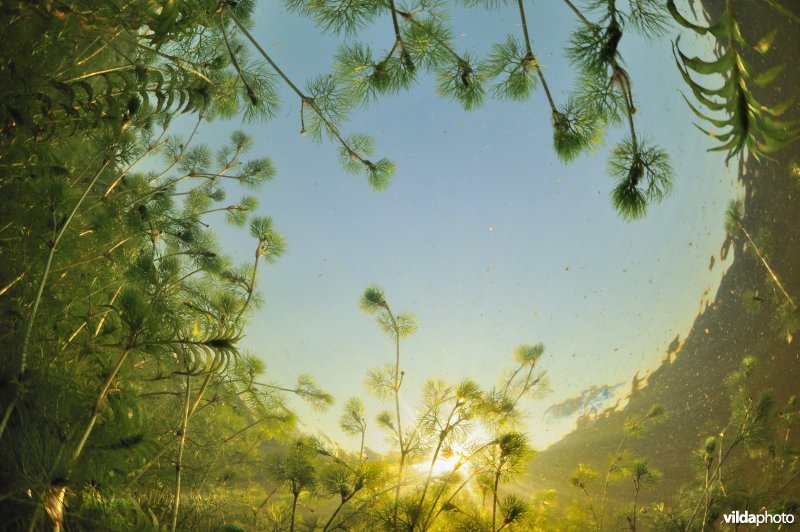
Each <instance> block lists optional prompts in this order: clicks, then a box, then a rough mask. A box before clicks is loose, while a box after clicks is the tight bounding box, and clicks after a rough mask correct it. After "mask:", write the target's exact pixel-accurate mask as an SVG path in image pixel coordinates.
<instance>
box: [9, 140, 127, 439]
mask: <svg viewBox="0 0 800 532" xmlns="http://www.w3.org/2000/svg"><path fill="white" fill-rule="evenodd" d="M100 155H101V154H98V155H97V156H95V160H97V158H98V157H99V156H100ZM111 160H112V158H111V157H108V156H107V157H106V158H105V161H104V162H103V164H102V165H101V166H100V169H99V170H98V171H97V173H95V175H94V177H93V178H92V180H91V181H90V182H89V185H88V186H87V187H86V189H85V190H84V191H83V195H81V197H80V199H79V200H78V202H77V203H76V204H75V206H74V207H73V209H72V212H70V213H69V216H67V219H66V220H65V221H64V223H63V225H62V226H61V229H59V231H58V234H57V235H56V236H55V238H54V239H53V240H52V241H51V242H50V243H49V247H50V252H49V253H48V255H47V263H46V264H45V267H44V272H43V273H42V279H41V280H40V281H39V290H38V292H37V293H36V299H34V300H33V308H32V309H31V315H30V317H29V318H28V323H27V324H26V326H25V335H24V336H23V340H22V350H21V353H20V361H19V372H18V373H17V392H16V393H15V395H14V399H12V401H11V402H10V403H9V404H8V406H7V407H6V411H5V413H4V414H3V420H2V421H0V438H2V437H3V433H4V432H5V429H6V426H7V425H8V420H9V418H10V417H11V413H12V412H13V411H14V408H15V407H16V405H17V402H18V401H19V399H20V396H21V395H22V393H23V389H22V383H23V381H24V380H25V371H26V370H27V368H28V365H27V364H28V345H29V343H30V338H31V332H32V331H33V323H34V321H35V320H36V314H37V312H38V311H39V304H40V303H41V301H42V294H43V293H44V287H45V285H46V284H47V277H48V276H49V275H50V266H51V265H52V264H53V257H54V256H55V253H56V248H57V247H58V243H59V242H60V241H61V237H63V236H64V233H65V232H66V231H67V228H68V227H69V225H70V223H71V222H72V220H73V219H74V218H75V214H76V213H77V212H78V209H80V207H81V205H82V204H83V200H85V199H86V196H88V195H89V192H90V191H91V190H92V188H93V187H94V185H95V183H97V180H98V179H100V176H101V175H102V174H103V171H104V170H105V169H106V167H107V166H108V165H109V163H110V162H111ZM93 162H94V161H93Z"/></svg>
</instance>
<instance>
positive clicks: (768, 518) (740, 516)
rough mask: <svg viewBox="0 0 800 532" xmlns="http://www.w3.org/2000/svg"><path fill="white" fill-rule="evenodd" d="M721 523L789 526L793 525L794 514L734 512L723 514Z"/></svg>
mask: <svg viewBox="0 0 800 532" xmlns="http://www.w3.org/2000/svg"><path fill="white" fill-rule="evenodd" d="M722 521H723V522H724V523H725V524H726V525H756V526H759V525H780V524H789V525H790V524H792V523H794V514H787V513H780V514H773V513H769V512H766V511H765V512H761V513H757V514H754V513H750V512H748V511H747V510H745V511H744V512H740V511H739V510H736V511H733V512H730V513H727V514H723V515H722Z"/></svg>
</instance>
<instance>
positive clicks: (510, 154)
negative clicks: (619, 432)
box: [199, 1, 737, 450]
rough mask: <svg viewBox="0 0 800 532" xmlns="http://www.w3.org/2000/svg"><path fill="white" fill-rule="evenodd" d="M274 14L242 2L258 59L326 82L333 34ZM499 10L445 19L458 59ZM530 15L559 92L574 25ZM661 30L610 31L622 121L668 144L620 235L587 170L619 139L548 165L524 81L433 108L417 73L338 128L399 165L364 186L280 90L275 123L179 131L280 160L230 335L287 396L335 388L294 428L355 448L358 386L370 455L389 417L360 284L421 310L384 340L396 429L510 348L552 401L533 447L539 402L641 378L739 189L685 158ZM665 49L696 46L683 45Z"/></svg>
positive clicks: (556, 429) (538, 96) (383, 37)
mask: <svg viewBox="0 0 800 532" xmlns="http://www.w3.org/2000/svg"><path fill="white" fill-rule="evenodd" d="M280 4H281V3H280V2H277V1H262V2H261V3H260V6H259V7H258V9H257V12H256V14H255V16H254V21H255V29H254V33H255V35H256V36H257V38H258V39H259V40H260V42H261V43H262V45H263V46H264V48H265V49H266V50H267V51H268V53H270V54H272V56H273V58H274V60H275V61H276V62H277V63H278V64H279V65H281V67H282V68H283V70H284V71H286V73H287V74H288V75H289V76H290V77H291V78H293V79H294V80H296V81H297V82H301V83H302V82H303V81H304V80H306V79H309V78H311V77H313V76H314V75H317V74H323V73H327V72H329V71H330V67H331V64H332V55H333V53H334V51H335V49H336V46H337V43H338V42H340V41H341V40H342V39H343V38H344V37H337V36H321V35H320V32H319V31H318V30H317V29H316V28H315V27H314V25H313V23H312V22H311V21H309V20H305V19H303V18H300V17H298V16H296V15H293V14H289V13H286V12H284V10H283V9H282V7H281V6H280ZM512 7H513V9H512V8H508V9H500V10H496V11H484V10H482V9H472V10H463V9H455V10H454V12H453V16H452V20H451V21H452V26H453V28H454V29H455V35H456V38H455V43H456V48H457V49H459V50H469V51H473V52H476V53H477V54H479V55H480V56H485V55H486V53H487V51H488V50H489V47H490V44H491V43H492V42H499V41H502V40H503V39H504V38H505V36H506V34H508V33H514V34H516V35H519V34H520V33H521V28H520V24H519V21H518V12H517V11H516V7H514V6H512ZM528 13H529V29H530V31H531V35H532V39H533V44H534V52H535V53H536V54H537V56H538V59H539V61H540V62H541V63H542V64H543V67H544V71H545V75H546V77H547V80H548V83H549V84H550V86H551V88H552V89H553V91H554V97H555V99H556V100H557V101H558V102H564V101H565V99H566V95H567V92H568V91H569V90H570V88H571V86H572V83H573V76H574V73H573V71H572V69H571V68H570V66H569V64H568V62H567V61H566V59H565V58H564V57H563V53H562V47H563V46H564V44H565V43H566V40H567V38H568V35H569V32H570V31H571V30H572V28H574V27H575V25H576V21H575V19H574V15H573V14H572V13H571V12H570V11H569V10H568V8H567V7H566V6H565V5H564V4H562V3H561V2H555V1H553V2H538V3H535V4H534V3H528ZM677 31H678V30H677V29H674V28H673V29H671V30H670V31H669V32H668V34H667V36H666V38H664V39H662V40H659V41H656V42H650V43H646V42H644V41H642V40H641V39H638V38H637V37H635V36H634V35H632V34H631V35H626V36H625V38H624V39H623V41H622V48H621V51H622V53H623V56H624V57H625V59H626V62H627V66H628V70H629V72H630V74H631V77H632V79H633V89H634V95H635V97H636V98H637V100H638V101H637V104H638V106H639V108H640V112H639V113H637V115H636V123H637V127H638V131H640V132H644V133H645V134H646V135H647V136H649V137H650V138H652V139H653V140H654V141H655V142H656V143H658V144H660V145H661V146H662V147H663V148H664V149H666V150H667V151H668V152H669V153H670V154H671V157H672V163H673V166H674V168H675V173H676V180H675V189H676V190H675V193H674V194H673V196H671V197H670V198H668V199H667V200H666V201H664V202H663V203H662V204H660V205H654V206H652V207H651V208H650V209H649V212H648V215H647V218H646V219H644V220H641V221H637V222H633V223H628V222H625V221H624V220H622V219H621V218H620V217H619V216H618V215H617V213H616V212H615V211H614V209H613V208H612V207H611V204H610V201H609V192H610V191H611V188H612V186H613V180H612V179H611V178H610V177H608V176H607V175H606V173H605V164H606V159H607V156H608V152H609V150H610V149H611V147H612V146H613V145H614V143H615V142H616V141H617V140H618V139H620V138H621V136H622V134H623V131H621V130H617V131H612V132H610V135H609V136H608V137H607V139H606V142H605V144H604V145H603V146H602V147H601V148H600V149H599V150H598V152H597V153H596V154H593V155H588V156H582V157H580V158H579V159H578V160H576V161H575V162H573V163H572V164H570V165H568V166H564V165H562V164H561V163H560V162H559V161H558V159H557V157H556V156H555V154H554V153H553V151H552V148H551V144H552V137H551V128H550V116H549V108H548V106H547V103H546V100H545V97H544V94H543V93H542V92H541V91H538V92H536V93H534V95H533V97H532V99H531V100H530V101H528V102H523V103H520V102H496V101H487V102H486V104H485V105H484V107H483V108H482V109H480V110H478V111H473V112H469V113H468V112H465V111H464V110H463V109H462V108H461V107H460V106H459V105H458V104H456V103H454V102H452V101H448V100H442V99H440V98H438V97H437V96H436V94H435V90H434V83H433V81H432V80H431V79H430V78H429V77H428V76H425V75H423V76H421V77H420V79H419V82H418V83H417V85H416V86H415V87H413V88H412V89H411V90H410V91H408V92H406V93H403V94H400V95H398V96H394V97H385V98H382V99H381V100H380V101H379V102H378V103H377V104H375V105H372V106H370V107H369V108H367V109H360V110H356V111H355V112H354V113H353V114H352V120H351V123H350V124H348V125H346V126H345V128H344V129H345V131H346V132H348V133H358V132H363V133H369V134H371V135H373V136H374V137H375V139H376V143H377V151H378V155H379V156H387V157H390V158H391V159H392V160H393V161H394V162H395V163H396V165H397V168H398V170H397V174H396V176H395V178H394V180H393V182H392V184H391V186H390V187H389V189H388V190H386V191H384V192H381V193H376V192H373V191H371V190H370V188H369V187H368V185H367V184H366V181H365V180H364V179H363V178H361V177H356V176H352V175H349V174H346V173H345V172H344V171H343V170H341V169H340V166H339V164H338V157H337V153H336V146H335V145H332V144H328V143H322V144H320V145H317V144H315V143H314V142H313V141H312V140H311V139H309V138H307V137H302V136H300V135H299V134H298V131H299V130H300V123H299V116H298V115H299V102H298V101H297V99H296V98H293V97H292V94H290V93H289V92H288V91H284V93H283V94H284V99H283V106H282V110H281V112H280V113H279V115H280V116H279V117H278V118H277V119H276V120H273V121H271V122H268V123H264V124H256V125H249V126H242V125H241V124H240V123H238V121H234V122H232V123H212V124H205V125H203V126H202V129H201V131H200V135H199V138H200V140H201V141H203V142H207V143H209V144H210V145H212V146H213V145H219V142H220V140H221V139H223V138H224V137H225V136H226V135H227V133H228V132H229V131H230V130H231V129H233V128H237V127H243V128H244V129H245V131H248V132H249V133H251V134H253V135H254V137H255V140H256V147H255V149H254V151H253V154H254V155H257V156H269V157H270V158H272V160H273V161H274V163H275V165H276V167H277V169H278V175H277V177H276V179H275V180H274V181H272V182H270V183H268V184H267V185H266V186H265V187H264V188H263V190H262V191H261V192H260V193H259V198H260V207H259V211H258V212H259V214H266V215H269V216H271V217H272V218H273V219H274V222H275V225H276V228H277V229H278V230H279V231H280V232H282V233H283V234H284V236H285V237H286V239H287V240H288V253H287V254H286V255H285V256H284V257H282V258H281V259H280V260H279V262H278V263H277V264H275V265H274V266H270V267H269V268H266V269H264V270H262V273H261V276H260V278H259V281H260V290H261V293H262V295H263V297H264V299H265V304H264V305H263V307H262V308H261V309H260V310H259V311H258V312H257V313H256V314H255V315H254V316H253V317H252V319H251V322H250V324H249V326H248V327H247V328H246V329H245V334H246V337H245V339H244V340H243V345H244V347H245V348H246V349H247V350H249V351H252V352H253V353H256V354H258V355H259V356H260V357H262V358H263V359H264V360H265V362H266V364H267V370H268V376H269V378H271V379H272V380H274V381H278V382H282V383H285V384H291V383H292V382H293V381H294V380H295V378H296V376H297V375H298V374H299V373H311V374H313V375H314V376H315V377H316V379H317V380H318V382H319V384H320V385H321V386H322V387H323V388H325V389H326V390H328V391H329V392H331V393H332V394H333V395H334V396H335V397H336V399H337V404H336V405H335V406H334V407H333V408H332V409H331V410H329V411H328V412H325V413H321V414H320V413H315V412H311V411H310V410H308V409H307V408H306V407H304V406H303V405H302V404H300V403H297V404H296V406H297V410H298V412H299V413H300V414H301V419H302V422H303V425H302V427H301V428H302V429H303V430H306V431H309V432H316V431H319V432H321V433H323V434H325V435H327V436H329V437H330V438H332V439H334V440H336V441H338V442H341V443H342V444H343V445H344V446H345V447H354V446H356V445H357V442H355V441H351V438H348V437H347V436H345V435H344V434H342V433H341V432H340V431H339V430H338V428H337V424H338V418H339V416H340V413H341V407H342V405H343V403H344V401H345V400H346V399H347V398H348V397H351V396H353V395H358V396H360V397H361V398H362V399H364V400H365V401H366V402H367V405H368V411H369V416H368V419H367V421H368V423H369V424H370V427H369V429H368V434H367V443H368V445H369V446H370V447H372V448H374V449H376V450H385V449H386V445H385V443H383V441H384V435H383V434H382V433H380V432H379V430H378V429H377V428H376V424H375V422H374V417H375V415H377V413H378V412H379V411H380V410H382V409H384V408H386V407H388V406H389V405H382V404H380V403H379V402H378V401H376V400H368V397H367V393H366V390H365V388H364V386H363V381H364V376H365V373H366V370H367V369H368V368H370V367H374V366H378V365H381V364H384V363H387V362H391V361H393V348H392V343H391V341H390V340H389V339H388V338H387V337H386V336H384V335H383V334H382V333H381V332H380V330H379V329H378V327H377V325H376V324H375V323H374V320H373V319H372V318H371V317H369V316H366V315H364V314H362V313H360V312H359V310H358V304H357V303H358V299H359V297H360V295H361V293H362V292H363V290H364V288H365V287H366V286H367V285H369V284H371V283H377V284H379V285H380V286H381V287H383V288H384V290H385V292H386V295H387V298H388V300H389V302H390V304H391V305H392V307H393V309H394V310H396V311H404V310H408V311H411V312H413V313H414V314H416V315H417V317H418V318H419V323H420V325H419V329H418V331H417V333H416V334H414V335H413V336H412V337H411V338H409V339H408V340H405V341H404V342H403V345H402V350H403V352H402V369H404V370H405V372H406V376H405V380H404V383H403V390H402V396H403V400H404V404H405V408H406V413H405V415H406V419H409V418H410V416H411V415H413V411H414V406H415V405H418V404H420V392H421V388H422V386H423V384H424V382H425V380H426V379H428V378H431V377H436V378H440V379H444V380H446V381H449V382H457V381H459V380H461V379H463V378H465V377H471V378H473V379H476V380H477V381H479V382H480V383H481V384H483V385H484V386H487V387H489V386H491V385H492V384H493V383H494V382H495V381H496V379H497V378H498V377H499V376H500V374H501V372H502V370H503V369H504V368H507V367H509V366H511V365H512V363H513V362H512V358H511V356H512V351H513V349H514V347H516V346H517V345H519V344H521V343H537V342H543V343H544V344H545V346H546V352H545V355H544V357H543V358H542V359H541V363H540V365H541V368H542V369H544V370H546V371H547V372H548V374H549V378H550V382H551V391H550V392H549V393H548V394H547V395H546V396H545V397H544V398H543V399H540V400H536V401H530V402H527V403H525V405H524V407H525V408H526V409H528V411H529V412H530V416H529V418H528V420H529V424H530V429H531V435H532V438H533V441H534V442H535V443H536V444H537V445H539V446H540V447H541V446H544V445H547V444H549V443H551V442H553V441H554V440H556V439H557V438H558V437H560V436H561V435H562V434H563V433H564V430H565V426H564V425H563V424H562V425H555V424H552V423H551V422H548V421H546V420H544V419H543V412H544V410H545V409H546V408H547V407H548V406H550V405H552V404H555V403H558V402H560V401H563V400H564V399H566V398H568V397H571V396H574V395H577V394H579V393H580V391H581V390H583V389H585V388H587V387H589V386H591V385H602V384H616V383H619V382H625V383H626V385H627V384H628V383H630V381H631V379H632V377H633V375H634V374H635V373H636V372H637V371H640V376H641V375H643V374H644V373H645V372H646V371H647V370H648V369H653V368H655V367H657V366H658V364H659V362H660V360H661V359H662V358H663V356H664V353H665V352H666V346H667V345H668V344H669V343H670V341H671V340H672V339H673V338H674V337H675V335H676V334H678V333H680V334H681V336H682V337H683V336H685V333H686V332H687V331H688V328H689V327H690V325H691V323H692V322H693V320H694V318H695V316H696V314H697V312H698V309H699V307H700V300H701V298H702V296H703V293H704V291H706V290H707V289H710V294H711V297H712V298H713V295H714V292H715V290H716V287H717V285H718V283H719V278H720V275H721V273H722V271H723V269H724V268H725V267H726V264H725V263H722V264H721V263H720V262H719V261H717V265H716V266H715V267H714V268H713V270H711V271H709V261H710V257H711V255H712V254H715V253H716V254H718V252H719V248H720V244H721V243H722V241H723V238H724V235H723V233H724V231H723V218H724V210H725V207H726V205H727V203H728V201H729V200H730V199H731V198H734V197H736V194H737V187H736V179H735V172H734V169H733V168H730V169H726V168H725V165H724V158H723V157H722V156H721V155H719V154H708V153H706V152H705V150H706V149H707V148H709V147H712V146H713V142H712V141H711V139H708V138H705V137H704V136H703V135H702V134H701V133H700V132H699V131H698V130H697V129H696V128H694V127H693V126H692V124H691V123H692V116H691V112H690V110H689V109H688V108H687V106H686V104H685V103H684V102H683V100H682V98H681V95H680V91H681V90H682V89H683V88H684V87H682V86H681V85H682V82H681V80H680V77H679V73H678V71H677V69H676V67H675V63H674V59H673V56H672V51H671V42H670V39H672V38H674V37H675V35H677ZM392 38H393V34H392V29H391V21H390V19H388V18H386V19H385V20H381V21H379V23H378V24H377V25H376V26H375V27H373V28H370V29H369V30H368V31H365V32H364V33H363V34H361V35H359V36H358V39H360V40H363V41H367V42H370V43H372V44H373V46H374V48H376V49H377V50H382V49H385V48H388V47H390V46H391V43H392ZM681 45H682V47H683V48H684V49H688V47H689V46H694V47H701V46H702V43H699V42H692V41H691V40H690V36H688V35H686V36H684V37H683V38H682V41H681ZM229 198H230V199H236V194H229ZM221 225H222V224H220V227H219V233H220V234H221V236H222V238H223V243H224V248H225V249H226V251H228V252H229V253H230V254H232V255H234V256H235V257H236V258H238V259H239V260H241V261H244V260H247V259H248V258H249V257H250V256H251V255H252V250H253V248H252V246H253V242H252V241H251V239H250V238H249V236H248V235H247V232H246V231H245V230H237V229H231V228H226V227H222V226H221ZM728 260H730V258H729V259H728ZM622 395H624V393H623V394H622Z"/></svg>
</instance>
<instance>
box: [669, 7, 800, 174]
mask: <svg viewBox="0 0 800 532" xmlns="http://www.w3.org/2000/svg"><path fill="white" fill-rule="evenodd" d="M775 4H776V5H780V4H779V3H778V2H775ZM667 5H668V7H669V10H670V13H671V14H672V17H673V18H674V19H675V21H677V22H678V23H679V24H680V25H681V26H683V27H685V28H688V29H690V30H692V31H693V32H695V33H697V34H700V35H705V34H709V35H711V36H713V37H714V38H716V39H717V42H718V43H719V52H718V54H717V57H715V58H714V59H713V60H711V61H706V60H703V59H700V58H698V57H689V56H687V55H685V54H684V53H683V52H681V50H680V46H679V42H678V41H677V40H676V42H675V61H676V62H677V65H678V70H679V71H680V73H681V76H683V79H684V81H685V82H686V84H687V85H688V86H689V88H690V89H691V91H692V94H693V95H694V97H695V99H696V100H697V101H698V103H699V104H700V106H701V107H703V108H705V109H707V110H708V111H707V112H704V111H700V109H698V107H696V106H695V105H693V104H692V103H691V102H689V100H688V98H687V99H686V102H687V104H688V105H689V107H690V108H691V109H692V111H693V112H694V114H695V115H697V117H698V118H700V119H701V120H703V121H704V122H706V123H708V124H710V125H711V126H714V127H715V128H717V130H716V131H715V130H713V129H706V128H704V127H701V126H698V128H699V129H700V130H701V131H703V132H705V133H706V134H708V135H709V136H711V137H714V138H715V139H717V140H718V141H719V142H720V145H719V146H717V147H715V148H712V151H724V152H726V153H727V158H728V159H730V158H732V157H734V156H736V155H737V154H739V153H740V152H741V151H742V150H743V149H744V148H745V147H746V148H747V150H748V151H749V153H751V154H752V155H753V156H754V157H756V158H760V157H769V156H770V155H772V154H773V153H775V152H777V151H779V150H781V149H782V148H784V147H786V146H788V145H790V144H792V143H794V142H796V141H797V140H798V139H800V121H798V120H797V119H792V118H786V117H785V116H784V115H785V114H786V112H787V111H788V110H789V109H790V108H791V107H792V105H793V99H789V100H787V101H785V102H783V103H780V104H777V105H775V106H771V107H770V106H766V105H763V104H761V103H760V102H759V101H758V100H757V99H756V97H755V95H754V93H753V89H754V88H755V87H766V86H769V85H770V84H772V83H773V82H774V81H775V80H776V79H777V78H778V76H780V74H781V72H782V71H783V69H784V66H783V65H778V66H775V67H772V68H769V69H767V70H764V71H762V72H756V71H755V69H754V67H753V66H752V65H751V63H750V61H748V60H747V59H746V58H745V56H744V51H745V50H748V49H754V50H755V51H757V52H759V53H761V54H766V53H767V52H768V51H769V49H770V47H771V44H772V41H773V39H774V38H775V32H771V33H768V34H767V35H765V36H764V37H763V38H762V39H761V40H760V41H758V42H757V43H755V44H752V43H750V42H748V41H747V40H746V39H745V37H744V35H743V33H742V29H741V24H740V22H739V20H738V19H737V18H736V16H735V15H734V13H733V10H732V4H728V5H727V7H726V10H725V12H724V13H723V15H722V17H721V18H720V20H719V21H717V22H716V23H714V24H712V25H711V26H708V27H705V26H699V25H697V24H694V23H692V22H690V21H689V20H687V19H686V18H684V16H683V15H682V14H681V13H680V11H679V10H678V8H677V6H676V5H675V2H674V0H669V2H668V3H667ZM690 71H691V72H692V73H693V74H694V75H701V76H717V75H719V76H722V77H723V79H724V81H723V83H722V85H721V86H720V87H709V86H708V85H705V84H703V83H701V82H698V81H695V79H694V78H693V77H692V74H690ZM709 112H710V113H711V114H708V113H709ZM719 113H723V114H724V115H725V116H724V117H718V114H719Z"/></svg>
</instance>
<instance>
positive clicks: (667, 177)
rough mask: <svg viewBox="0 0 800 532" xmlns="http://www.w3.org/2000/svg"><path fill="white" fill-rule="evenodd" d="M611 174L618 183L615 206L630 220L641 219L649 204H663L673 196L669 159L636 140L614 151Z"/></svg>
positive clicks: (613, 194) (614, 193)
mask: <svg viewBox="0 0 800 532" xmlns="http://www.w3.org/2000/svg"><path fill="white" fill-rule="evenodd" d="M608 173H609V174H610V175H611V176H613V177H615V178H617V180H618V182H617V185H616V186H615V187H614V190H613V191H612V192H611V202H612V203H613V204H614V207H616V209H617V210H618V211H619V213H620V214H621V215H622V217H623V218H624V219H626V220H634V219H637V218H641V217H642V216H644V215H645V213H646V212H647V205H648V204H649V203H651V202H654V201H655V202H658V201H661V200H662V199H663V198H664V197H666V196H667V195H669V194H670V192H672V165H671V164H670V160H669V155H667V153H666V152H665V151H663V150H662V149H660V148H658V147H656V146H653V145H650V144H649V143H648V142H647V141H637V139H636V137H629V138H626V139H625V140H624V141H622V142H621V143H620V144H618V145H616V146H615V147H614V149H613V151H612V152H611V157H610V158H609V161H608Z"/></svg>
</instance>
